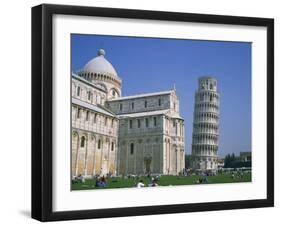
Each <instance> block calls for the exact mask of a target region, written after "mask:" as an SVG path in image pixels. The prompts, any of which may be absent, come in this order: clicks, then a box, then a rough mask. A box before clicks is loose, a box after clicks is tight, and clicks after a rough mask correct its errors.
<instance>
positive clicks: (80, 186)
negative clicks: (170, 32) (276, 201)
mask: <svg viewBox="0 0 281 226" xmlns="http://www.w3.org/2000/svg"><path fill="white" fill-rule="evenodd" d="M199 177H200V176H196V175H192V176H161V177H160V179H159V180H158V182H157V183H158V185H159V186H170V185H173V186H175V185H192V184H197V181H198V179H199ZM139 180H143V182H144V184H145V185H146V186H148V184H150V183H151V178H148V177H144V176H143V177H139V178H128V179H124V178H117V179H111V178H108V179H107V185H106V187H104V188H96V187H95V180H94V179H86V181H85V183H80V182H79V183H73V184H72V186H71V188H72V190H89V189H108V188H130V187H135V186H136V184H137V182H138V181H139ZM239 182H251V173H247V174H244V175H243V177H242V178H238V177H235V178H231V175H229V174H218V175H216V176H209V177H208V183H204V184H215V183H239Z"/></svg>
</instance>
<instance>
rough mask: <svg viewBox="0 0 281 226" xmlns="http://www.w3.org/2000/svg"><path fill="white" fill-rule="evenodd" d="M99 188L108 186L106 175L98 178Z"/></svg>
mask: <svg viewBox="0 0 281 226" xmlns="http://www.w3.org/2000/svg"><path fill="white" fill-rule="evenodd" d="M95 186H96V187H97V188H104V187H105V186H106V181H105V178H104V177H99V178H97V180H96V185H95Z"/></svg>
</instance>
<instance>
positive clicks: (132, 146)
mask: <svg viewBox="0 0 281 226" xmlns="http://www.w3.org/2000/svg"><path fill="white" fill-rule="evenodd" d="M130 153H131V155H132V154H134V143H131V145H130Z"/></svg>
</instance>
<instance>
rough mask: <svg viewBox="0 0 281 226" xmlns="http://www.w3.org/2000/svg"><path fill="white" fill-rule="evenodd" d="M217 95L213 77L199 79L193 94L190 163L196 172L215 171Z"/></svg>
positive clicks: (217, 119)
mask: <svg viewBox="0 0 281 226" xmlns="http://www.w3.org/2000/svg"><path fill="white" fill-rule="evenodd" d="M218 137H219V94H218V92H217V81H216V79H214V78H213V77H201V78H199V81H198V90H197V91H196V93H195V106H194V115H193V133H192V161H193V168H194V169H196V170H203V171H204V170H217V168H218Z"/></svg>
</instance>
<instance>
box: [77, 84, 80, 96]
mask: <svg viewBox="0 0 281 226" xmlns="http://www.w3.org/2000/svg"><path fill="white" fill-rule="evenodd" d="M77 96H80V86H78V87H77Z"/></svg>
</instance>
